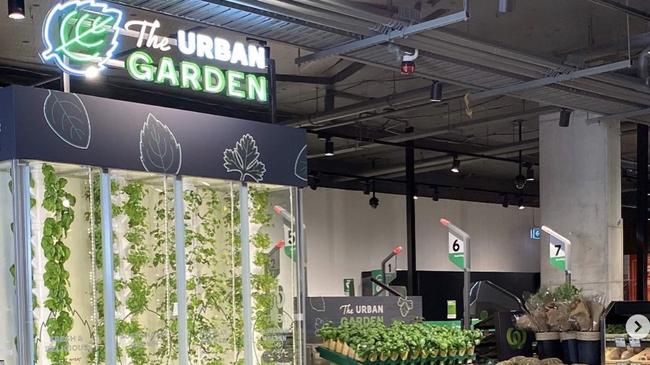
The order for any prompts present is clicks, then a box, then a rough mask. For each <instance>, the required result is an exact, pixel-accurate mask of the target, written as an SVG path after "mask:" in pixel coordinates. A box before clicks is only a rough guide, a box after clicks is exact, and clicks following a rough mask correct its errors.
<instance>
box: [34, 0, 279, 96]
mask: <svg viewBox="0 0 650 365" xmlns="http://www.w3.org/2000/svg"><path fill="white" fill-rule="evenodd" d="M122 18H123V14H122V12H121V11H120V10H119V9H115V8H112V7H110V6H108V5H107V4H105V3H101V2H97V1H95V0H74V1H68V2H65V3H61V4H57V5H56V6H54V7H53V8H52V9H51V10H50V12H49V13H48V15H47V18H46V20H45V23H44V24H43V39H44V42H45V46H46V49H45V51H43V52H42V53H41V56H42V58H43V60H45V61H53V62H54V63H55V64H56V65H57V66H58V67H59V68H61V69H62V70H63V71H64V72H66V73H69V74H72V75H78V76H84V75H85V76H92V75H96V74H97V73H99V72H100V71H101V70H103V69H105V68H106V66H107V65H113V66H117V67H120V66H121V67H124V68H126V70H127V71H128V73H129V75H130V76H131V77H132V78H134V79H136V80H140V81H147V82H152V83H156V84H165V85H169V86H173V87H179V88H184V89H191V90H194V91H200V92H205V93H210V94H225V95H228V96H231V97H237V98H242V99H248V100H257V101H260V102H266V101H267V100H268V82H267V79H266V77H265V76H263V75H259V74H255V73H250V72H242V71H237V70H225V69H222V68H221V67H218V66H219V64H231V65H239V66H243V67H245V68H255V69H259V70H265V69H266V51H265V49H264V48H263V47H260V46H258V45H253V44H248V45H245V44H244V43H241V42H230V41H229V40H227V39H224V38H220V37H210V36H208V35H205V34H201V33H195V32H191V31H185V30H182V29H179V30H178V31H177V38H176V39H170V38H167V37H163V36H159V35H158V34H157V31H158V30H159V28H160V27H161V24H160V22H159V21H158V20H154V21H147V20H130V21H128V22H126V23H125V24H124V26H122ZM124 36H130V37H134V38H137V41H136V47H137V49H136V50H134V51H133V52H131V53H130V54H129V55H128V56H127V58H126V61H125V62H124V63H122V62H120V61H116V60H113V59H112V57H113V55H114V53H115V51H116V49H117V48H118V47H119V43H120V42H119V41H120V37H124ZM174 46H175V47H177V48H178V51H179V52H180V53H181V54H183V55H186V56H188V59H184V60H180V61H177V60H175V59H174V58H173V57H171V56H166V55H165V56H162V57H160V58H158V59H157V60H156V59H154V57H152V56H151V53H150V51H152V50H153V51H156V52H157V53H161V54H164V53H168V52H170V51H171V50H172V48H173V47H174ZM191 59H195V60H196V61H197V62H201V65H200V64H198V63H196V62H193V61H192V60H191Z"/></svg>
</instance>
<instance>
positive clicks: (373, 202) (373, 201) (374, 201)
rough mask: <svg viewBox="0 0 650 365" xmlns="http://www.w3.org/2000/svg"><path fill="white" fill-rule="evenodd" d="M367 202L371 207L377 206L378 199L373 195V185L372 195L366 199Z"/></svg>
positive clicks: (375, 207)
mask: <svg viewBox="0 0 650 365" xmlns="http://www.w3.org/2000/svg"><path fill="white" fill-rule="evenodd" d="M368 204H369V205H370V206H371V207H372V209H377V207H378V206H379V199H377V197H376V196H375V188H374V186H373V188H372V197H371V198H370V199H368Z"/></svg>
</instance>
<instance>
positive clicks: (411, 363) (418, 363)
mask: <svg viewBox="0 0 650 365" xmlns="http://www.w3.org/2000/svg"><path fill="white" fill-rule="evenodd" d="M316 350H317V351H318V353H319V354H320V357H322V358H323V359H325V360H327V361H329V362H331V363H334V364H338V365H359V364H363V365H456V364H471V363H473V362H474V360H475V359H476V355H464V356H447V357H429V358H427V359H417V360H395V361H393V360H387V361H379V360H377V361H368V360H367V361H365V362H360V361H357V360H355V359H353V358H351V357H348V356H345V355H343V354H340V353H338V352H335V351H332V350H329V349H326V348H324V347H318V348H317V349H316Z"/></svg>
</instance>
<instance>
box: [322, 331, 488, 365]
mask: <svg viewBox="0 0 650 365" xmlns="http://www.w3.org/2000/svg"><path fill="white" fill-rule="evenodd" d="M318 335H319V336H320V337H321V338H322V339H323V346H321V347H319V348H318V351H319V353H320V355H321V357H323V358H324V359H326V360H329V361H330V362H333V363H336V364H339V365H352V364H358V363H361V364H365V365H410V364H412V365H416V364H427V365H429V364H456V363H467V362H468V361H471V360H473V359H474V358H475V355H474V347H475V346H476V345H477V344H478V343H479V342H480V340H481V338H482V337H483V333H482V332H481V331H479V330H460V329H455V328H447V327H441V326H434V325H429V324H426V323H422V322H419V323H410V324H407V323H404V322H399V321H396V322H393V324H392V325H389V326H386V325H384V324H383V323H378V322H373V323H357V322H346V323H344V324H341V325H340V326H334V325H332V324H331V323H327V324H325V325H324V326H323V327H322V328H321V329H320V330H319V331H318Z"/></svg>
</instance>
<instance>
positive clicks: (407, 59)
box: [399, 49, 418, 75]
mask: <svg viewBox="0 0 650 365" xmlns="http://www.w3.org/2000/svg"><path fill="white" fill-rule="evenodd" d="M416 58H418V50H417V49H416V50H415V52H413V53H406V52H405V53H404V55H403V56H402V64H401V65H400V68H399V69H400V72H401V73H402V74H403V75H410V74H412V73H414V72H415V59H416Z"/></svg>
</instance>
